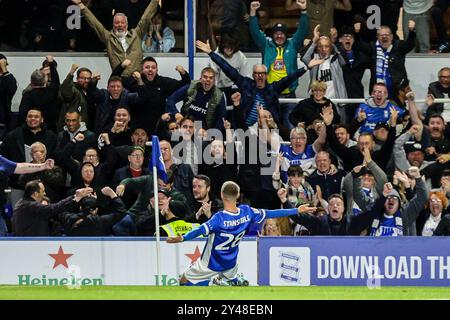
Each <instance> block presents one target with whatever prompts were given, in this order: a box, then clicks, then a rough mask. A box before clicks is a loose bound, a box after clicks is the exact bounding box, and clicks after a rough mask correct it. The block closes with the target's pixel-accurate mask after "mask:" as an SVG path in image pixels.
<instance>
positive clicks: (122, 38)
mask: <svg viewBox="0 0 450 320" xmlns="http://www.w3.org/2000/svg"><path fill="white" fill-rule="evenodd" d="M118 38H119V40H120V44H121V45H122V48H123V51H125V52H127V50H128V47H129V46H128V43H127V39H126V37H118Z"/></svg>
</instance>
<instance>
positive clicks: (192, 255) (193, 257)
mask: <svg viewBox="0 0 450 320" xmlns="http://www.w3.org/2000/svg"><path fill="white" fill-rule="evenodd" d="M184 255H185V256H186V257H188V258H189V259H191V264H192V263H194V262H195V261H197V260H198V258H200V257H201V256H202V253H201V252H200V250H199V248H198V246H195V251H194V253H185V254H184Z"/></svg>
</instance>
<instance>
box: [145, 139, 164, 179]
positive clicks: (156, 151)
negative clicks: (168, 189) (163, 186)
mask: <svg viewBox="0 0 450 320" xmlns="http://www.w3.org/2000/svg"><path fill="white" fill-rule="evenodd" d="M151 160H152V161H150V164H149V168H148V170H149V171H150V172H153V166H155V167H156V171H157V174H158V178H160V179H161V180H162V181H164V183H167V172H166V168H165V167H164V160H163V157H162V154H161V149H160V148H159V139H158V136H152V159H151Z"/></svg>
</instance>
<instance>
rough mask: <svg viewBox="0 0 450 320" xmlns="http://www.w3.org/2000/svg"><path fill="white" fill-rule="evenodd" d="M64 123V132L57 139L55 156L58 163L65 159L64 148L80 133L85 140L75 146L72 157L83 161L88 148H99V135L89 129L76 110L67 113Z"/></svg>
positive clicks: (59, 133)
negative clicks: (62, 153)
mask: <svg viewBox="0 0 450 320" xmlns="http://www.w3.org/2000/svg"><path fill="white" fill-rule="evenodd" d="M64 122H65V124H66V125H65V126H64V128H63V130H61V131H60V132H58V135H57V137H56V148H55V156H56V158H57V161H60V160H61V159H62V158H63V156H62V155H61V152H63V149H64V147H65V146H66V145H67V144H68V143H69V142H70V141H72V140H73V139H74V138H75V136H76V135H77V134H78V133H81V134H83V136H84V139H83V141H80V142H78V143H77V144H76V145H75V149H74V151H73V154H72V157H73V158H74V159H76V160H78V161H81V160H82V159H83V156H84V152H85V151H86V150H87V149H88V148H95V147H96V146H97V135H96V134H95V133H94V132H92V131H90V130H88V129H87V127H86V123H85V122H83V121H82V117H81V115H80V113H79V112H78V111H77V110H76V109H72V111H68V112H66V114H65V116H64Z"/></svg>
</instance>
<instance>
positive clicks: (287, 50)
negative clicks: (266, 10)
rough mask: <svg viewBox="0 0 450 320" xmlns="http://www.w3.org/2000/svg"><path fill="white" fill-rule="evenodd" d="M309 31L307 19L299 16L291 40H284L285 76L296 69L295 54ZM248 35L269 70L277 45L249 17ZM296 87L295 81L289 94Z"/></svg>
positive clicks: (304, 15) (275, 54) (252, 18)
mask: <svg viewBox="0 0 450 320" xmlns="http://www.w3.org/2000/svg"><path fill="white" fill-rule="evenodd" d="M308 31H309V17H308V15H306V14H301V15H300V22H299V24H298V27H297V31H296V32H295V33H294V35H293V36H292V38H289V39H287V40H286V42H285V44H284V53H283V57H284V63H285V64H286V71H287V74H288V75H289V74H291V73H293V72H294V71H296V70H297V69H298V64H297V52H298V49H299V48H300V47H301V46H303V40H304V39H305V36H306V35H307V34H308ZM250 34H251V36H252V38H253V41H254V42H255V44H256V46H257V47H258V49H259V51H261V53H262V57H263V60H262V61H263V64H264V65H265V66H266V67H267V70H270V66H271V64H272V63H273V62H274V61H275V58H276V57H277V45H276V44H275V43H274V42H273V39H272V38H271V37H266V35H265V34H264V32H262V31H261V30H260V29H259V22H258V18H257V17H256V16H252V17H250ZM297 86H298V81H297V80H295V81H294V82H292V83H291V85H290V86H289V89H290V91H291V92H295V89H296V88H297Z"/></svg>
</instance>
